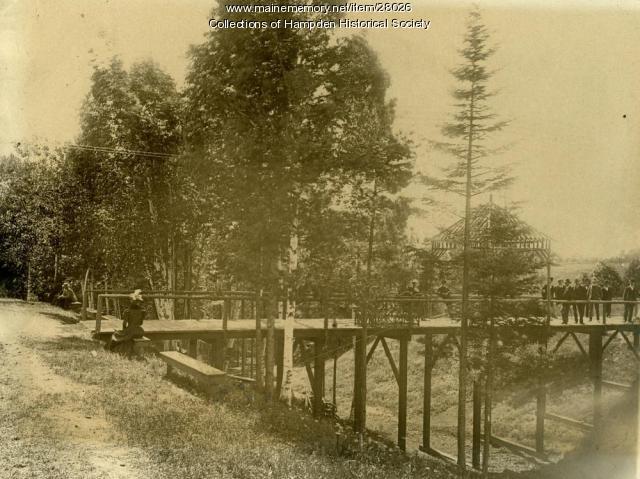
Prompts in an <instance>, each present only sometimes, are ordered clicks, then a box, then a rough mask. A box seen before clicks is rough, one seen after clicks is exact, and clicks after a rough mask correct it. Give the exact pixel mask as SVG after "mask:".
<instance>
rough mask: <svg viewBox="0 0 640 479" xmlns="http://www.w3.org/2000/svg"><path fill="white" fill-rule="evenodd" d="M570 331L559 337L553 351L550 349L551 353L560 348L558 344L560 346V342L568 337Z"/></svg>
mask: <svg viewBox="0 0 640 479" xmlns="http://www.w3.org/2000/svg"><path fill="white" fill-rule="evenodd" d="M570 334H571V333H565V334H564V335H563V336H562V337H561V338H560V341H558V343H557V344H556V347H555V348H553V351H551V354H555V352H556V351H557V350H558V349H560V346H562V343H564V342H565V340H566V339H567V338H568V337H569V335H570Z"/></svg>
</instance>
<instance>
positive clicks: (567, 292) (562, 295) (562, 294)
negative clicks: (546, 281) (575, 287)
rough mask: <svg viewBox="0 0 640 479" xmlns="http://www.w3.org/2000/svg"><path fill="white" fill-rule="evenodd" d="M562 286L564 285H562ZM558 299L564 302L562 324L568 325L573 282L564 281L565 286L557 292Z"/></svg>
mask: <svg viewBox="0 0 640 479" xmlns="http://www.w3.org/2000/svg"><path fill="white" fill-rule="evenodd" d="M561 284H562V283H561ZM556 298H558V299H561V300H563V301H564V302H563V303H562V309H561V314H562V324H567V323H568V322H569V311H570V309H571V304H570V303H569V301H571V281H570V280H568V279H565V280H564V285H563V286H560V287H559V288H558V290H557V292H556Z"/></svg>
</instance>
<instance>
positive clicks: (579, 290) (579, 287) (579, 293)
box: [573, 278, 588, 324]
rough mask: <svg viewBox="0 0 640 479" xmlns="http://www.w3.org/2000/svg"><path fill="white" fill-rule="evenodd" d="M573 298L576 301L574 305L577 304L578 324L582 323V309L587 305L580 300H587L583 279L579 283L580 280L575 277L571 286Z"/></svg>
mask: <svg viewBox="0 0 640 479" xmlns="http://www.w3.org/2000/svg"><path fill="white" fill-rule="evenodd" d="M587 281H588V280H587ZM573 300H574V301H577V302H576V303H574V305H575V306H574V307H576V306H577V308H578V319H579V322H580V324H584V311H585V308H586V306H587V305H586V303H583V302H582V301H586V300H587V285H586V282H585V280H583V281H582V283H580V280H579V279H577V278H576V281H575V286H574V287H573ZM574 313H575V310H574ZM577 322H578V321H576V323H577Z"/></svg>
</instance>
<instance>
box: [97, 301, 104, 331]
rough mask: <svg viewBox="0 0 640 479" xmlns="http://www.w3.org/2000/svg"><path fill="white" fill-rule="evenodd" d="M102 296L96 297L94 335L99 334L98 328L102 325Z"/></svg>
mask: <svg viewBox="0 0 640 479" xmlns="http://www.w3.org/2000/svg"><path fill="white" fill-rule="evenodd" d="M103 299H104V298H103V297H102V295H100V294H99V295H98V304H97V305H96V334H99V333H100V326H101V323H102V301H103Z"/></svg>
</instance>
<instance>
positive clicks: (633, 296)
mask: <svg viewBox="0 0 640 479" xmlns="http://www.w3.org/2000/svg"><path fill="white" fill-rule="evenodd" d="M622 300H623V301H634V302H633V303H624V322H625V323H631V322H633V310H634V309H635V306H636V305H635V301H638V290H637V289H636V284H635V281H634V280H632V279H631V280H629V283H628V285H627V287H626V288H625V289H624V293H623V295H622Z"/></svg>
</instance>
